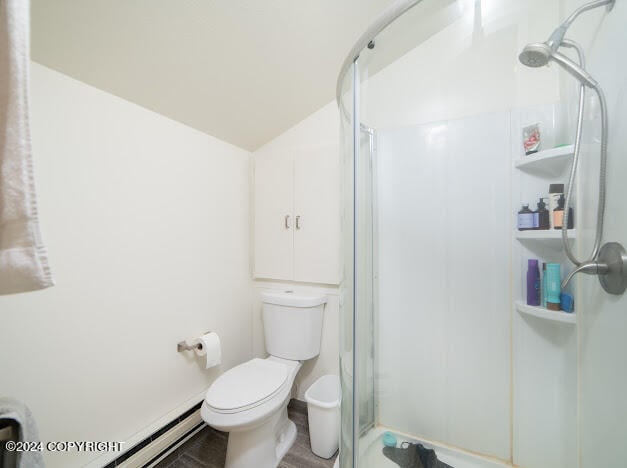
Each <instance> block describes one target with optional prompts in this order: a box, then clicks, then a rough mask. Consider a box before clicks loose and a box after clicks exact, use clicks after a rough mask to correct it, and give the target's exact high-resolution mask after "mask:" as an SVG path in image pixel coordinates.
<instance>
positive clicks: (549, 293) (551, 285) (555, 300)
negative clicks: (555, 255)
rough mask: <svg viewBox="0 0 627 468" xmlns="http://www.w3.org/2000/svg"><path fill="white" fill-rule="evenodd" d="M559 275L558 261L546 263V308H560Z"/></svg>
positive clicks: (560, 279)
mask: <svg viewBox="0 0 627 468" xmlns="http://www.w3.org/2000/svg"><path fill="white" fill-rule="evenodd" d="M561 281H562V278H561V275H560V264H559V263H548V264H547V266H546V308H547V309H549V310H558V311H559V310H560V293H561V292H562V291H561Z"/></svg>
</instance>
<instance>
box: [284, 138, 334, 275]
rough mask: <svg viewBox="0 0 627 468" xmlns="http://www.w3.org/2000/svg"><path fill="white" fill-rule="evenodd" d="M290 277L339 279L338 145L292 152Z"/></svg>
mask: <svg viewBox="0 0 627 468" xmlns="http://www.w3.org/2000/svg"><path fill="white" fill-rule="evenodd" d="M294 215H295V220H294V221H295V225H294V228H295V231H294V280H295V281H304V282H310V283H328V284H339V282H340V175H339V148H338V146H337V145H326V146H320V147H317V148H311V149H307V150H301V151H297V152H295V153H294Z"/></svg>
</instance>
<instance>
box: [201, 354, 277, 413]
mask: <svg viewBox="0 0 627 468" xmlns="http://www.w3.org/2000/svg"><path fill="white" fill-rule="evenodd" d="M287 380H288V369H287V366H286V365H285V364H282V363H280V362H277V361H273V360H269V359H251V360H250V361H248V362H245V363H244V364H240V365H239V366H236V367H234V368H232V369H230V370H228V371H226V372H225V373H224V374H222V375H221V376H220V377H218V378H217V379H216V381H215V382H214V383H213V384H212V385H211V387H210V388H209V390H208V391H207V395H206V397H205V401H206V403H207V405H208V406H209V407H210V408H211V409H212V410H213V411H215V412H216V413H238V412H241V411H246V410H248V409H251V408H255V407H256V406H259V405H261V404H263V403H265V402H266V401H268V400H270V399H272V398H273V397H274V396H275V395H276V394H277V393H279V392H280V391H281V390H282V389H283V388H284V387H285V385H286V382H287Z"/></svg>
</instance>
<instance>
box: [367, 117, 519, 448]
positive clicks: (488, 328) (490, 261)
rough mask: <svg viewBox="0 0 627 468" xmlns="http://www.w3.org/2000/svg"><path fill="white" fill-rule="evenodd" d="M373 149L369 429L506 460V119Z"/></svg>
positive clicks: (388, 135)
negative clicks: (373, 390) (374, 401)
mask: <svg viewBox="0 0 627 468" xmlns="http://www.w3.org/2000/svg"><path fill="white" fill-rule="evenodd" d="M378 148H379V153H378V156H377V164H378V169H379V170H378V176H377V181H376V184H377V192H378V200H377V202H378V220H379V222H378V230H379V236H378V258H379V268H378V275H379V282H378V286H379V289H378V305H377V306H378V312H379V320H378V322H377V333H378V344H377V349H378V355H377V356H378V364H377V376H378V395H377V396H378V403H379V411H378V420H379V423H380V424H382V425H384V426H387V427H392V428H395V429H396V430H398V431H400V432H405V433H408V434H414V435H417V436H422V437H425V438H427V439H432V440H438V441H442V442H444V443H447V444H450V445H454V446H458V447H463V448H466V449H468V450H472V451H475V452H480V453H484V454H489V455H492V456H497V457H499V458H503V459H508V458H509V456H510V422H511V417H510V371H511V364H510V320H511V318H510V308H511V295H510V277H509V275H506V274H505V275H504V274H503V272H507V271H510V268H511V259H510V238H511V223H510V212H511V208H510V197H509V190H510V184H511V181H510V164H511V162H510V159H509V157H508V154H509V113H506V112H500V113H491V114H482V115H480V116H475V117H469V118H465V119H460V120H450V121H443V122H435V123H432V124H425V125H419V126H414V127H404V128H401V129H397V130H391V131H387V132H381V133H380V134H379V146H378Z"/></svg>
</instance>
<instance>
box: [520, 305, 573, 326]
mask: <svg viewBox="0 0 627 468" xmlns="http://www.w3.org/2000/svg"><path fill="white" fill-rule="evenodd" d="M516 310H517V311H518V312H519V313H521V314H525V315H533V316H534V317H538V318H541V319H543V320H550V321H553V322H562V323H570V324H573V325H574V324H576V323H577V316H576V315H575V314H574V313H572V312H561V311H559V312H558V311H556V310H548V309H545V308H544V307H535V306H530V305H527V304H525V303H524V302H523V301H516Z"/></svg>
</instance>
